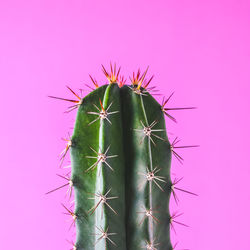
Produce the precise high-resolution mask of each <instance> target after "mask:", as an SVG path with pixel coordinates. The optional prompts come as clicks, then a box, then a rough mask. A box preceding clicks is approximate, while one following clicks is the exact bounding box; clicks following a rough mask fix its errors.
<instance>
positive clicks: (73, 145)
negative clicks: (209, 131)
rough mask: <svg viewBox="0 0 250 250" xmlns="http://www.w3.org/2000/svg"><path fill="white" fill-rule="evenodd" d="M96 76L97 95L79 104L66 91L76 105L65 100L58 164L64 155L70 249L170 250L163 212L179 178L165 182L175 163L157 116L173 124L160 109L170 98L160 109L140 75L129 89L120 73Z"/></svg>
mask: <svg viewBox="0 0 250 250" xmlns="http://www.w3.org/2000/svg"><path fill="white" fill-rule="evenodd" d="M103 71H104V74H105V75H106V77H107V78H108V80H109V84H106V85H103V86H100V87H99V86H98V84H97V82H96V81H95V80H94V79H93V78H92V77H91V80H92V81H93V83H94V85H95V87H96V89H95V90H93V91H92V92H91V93H90V94H88V95H87V96H86V97H84V98H80V97H79V96H78V95H77V94H76V93H75V92H73V91H72V90H71V89H70V90H71V92H72V93H73V94H74V95H75V96H76V97H77V100H76V101H74V100H68V101H71V102H73V103H74V105H73V106H71V107H70V110H72V109H75V108H78V112H77V118H76V122H75V126H74V131H73V135H72V137H71V138H70V139H69V140H67V146H66V149H65V150H64V151H63V153H62V158H61V160H62V161H63V159H64V157H65V155H66V153H67V152H68V151H69V149H70V155H71V167H72V171H71V177H70V178H66V179H67V180H68V185H69V186H70V188H72V187H73V188H74V196H75V209H74V212H73V211H72V210H70V209H68V208H66V207H65V209H66V210H67V211H68V213H69V215H71V216H72V219H73V223H75V225H76V231H77V239H76V243H75V244H74V246H73V249H77V250H78V249H85V250H90V249H91V250H92V249H100V250H101V249H119V250H123V249H124V250H125V249H131V250H134V249H135V250H136V249H143V248H144V249H152V250H153V249H166V250H169V249H173V247H172V244H171V241H170V227H172V222H174V221H175V220H174V218H175V217H176V215H172V216H171V215H170V213H169V199H170V195H171V193H173V195H174V198H175V199H176V200H177V196H176V194H175V191H174V186H175V184H176V183H178V180H175V181H174V182H172V181H171V178H170V166H171V158H172V155H174V156H175V157H176V158H177V159H178V160H179V161H182V158H181V156H180V155H178V154H177V153H176V152H175V150H174V149H175V148H181V147H176V146H175V144H176V143H177V139H175V141H174V142H173V143H172V144H171V143H170V142H169V140H168V136H167V132H166V128H165V119H164V114H166V115H167V116H168V117H169V118H171V119H172V120H174V121H175V119H174V118H173V117H172V116H171V115H170V114H169V113H168V111H169V110H171V109H170V108H166V107H165V105H166V103H167V102H168V100H169V98H168V99H167V100H166V101H164V102H163V104H162V105H160V104H159V103H158V102H157V101H156V100H155V99H154V98H153V97H152V95H151V94H150V93H149V92H150V90H152V89H150V88H148V85H149V83H150V81H151V80H152V77H151V78H150V79H149V80H148V81H147V80H146V78H145V76H146V73H147V70H146V71H145V72H144V73H143V74H142V75H141V74H140V71H138V73H137V74H133V77H132V79H131V82H132V85H131V86H128V85H125V84H124V83H125V82H124V78H121V77H119V72H120V69H119V70H118V71H117V72H116V68H115V67H114V69H113V68H112V66H111V73H108V72H107V71H106V70H105V68H104V67H103ZM59 99H62V98H59ZM64 100H66V99H64ZM184 109H187V108H184ZM188 109H190V108H188ZM182 147H191V146H182ZM61 163H62V162H61ZM64 178H65V177H64ZM63 186H65V185H63ZM177 189H178V188H177ZM179 190H180V191H184V192H187V191H185V190H183V189H179ZM52 191H54V190H52ZM188 193H190V192H188ZM191 194H193V193H191ZM177 223H178V222H177ZM183 225H184V224H183Z"/></svg>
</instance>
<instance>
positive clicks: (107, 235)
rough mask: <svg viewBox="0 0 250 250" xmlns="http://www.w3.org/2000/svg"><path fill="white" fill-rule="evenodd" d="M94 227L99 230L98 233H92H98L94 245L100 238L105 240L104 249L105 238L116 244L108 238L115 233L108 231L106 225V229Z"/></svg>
mask: <svg viewBox="0 0 250 250" xmlns="http://www.w3.org/2000/svg"><path fill="white" fill-rule="evenodd" d="M96 228H97V229H98V231H100V233H98V234H93V235H100V237H99V238H98V239H97V241H96V242H95V245H96V244H97V243H98V242H99V241H101V240H105V249H106V244H107V242H106V240H108V241H110V242H111V244H113V245H114V246H116V244H115V242H114V241H112V240H111V239H110V238H109V236H111V235H116V233H108V229H109V228H108V227H107V229H106V231H105V230H104V229H103V228H102V227H100V228H99V227H97V226H96Z"/></svg>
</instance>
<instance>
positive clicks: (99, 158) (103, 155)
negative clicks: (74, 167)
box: [85, 145, 118, 172]
mask: <svg viewBox="0 0 250 250" xmlns="http://www.w3.org/2000/svg"><path fill="white" fill-rule="evenodd" d="M90 149H91V150H92V151H94V152H95V153H96V154H97V156H85V157H86V158H93V159H97V161H96V162H95V163H94V164H93V165H91V166H90V167H89V168H88V169H87V170H85V172H88V171H89V170H94V169H95V168H96V167H97V166H98V164H99V163H100V162H102V163H105V164H106V165H107V166H108V167H109V168H110V169H111V170H112V171H114V169H113V168H112V167H111V166H110V164H109V163H108V162H107V161H106V160H107V159H110V158H115V157H118V155H108V156H107V153H108V151H109V149H110V145H109V146H108V148H107V149H106V151H105V153H100V152H99V153H98V152H97V151H96V150H94V149H93V148H92V147H90Z"/></svg>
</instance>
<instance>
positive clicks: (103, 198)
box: [88, 188, 119, 215]
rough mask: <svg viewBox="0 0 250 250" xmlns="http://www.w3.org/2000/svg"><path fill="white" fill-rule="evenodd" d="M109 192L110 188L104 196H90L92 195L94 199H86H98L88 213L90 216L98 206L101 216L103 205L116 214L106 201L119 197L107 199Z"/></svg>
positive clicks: (98, 194)
mask: <svg viewBox="0 0 250 250" xmlns="http://www.w3.org/2000/svg"><path fill="white" fill-rule="evenodd" d="M110 191H111V188H110V189H109V190H108V191H107V193H106V194H104V195H103V194H100V193H97V194H92V195H94V197H91V198H88V199H90V200H95V197H97V198H100V200H99V201H98V203H97V204H96V205H95V206H94V207H92V208H91V209H90V210H89V211H88V213H90V212H91V213H90V215H92V214H93V213H94V212H95V210H96V209H97V208H98V207H99V205H102V214H103V205H104V204H105V205H107V206H108V207H109V208H110V209H111V210H112V211H113V212H114V213H115V214H117V212H116V211H115V210H114V209H113V208H112V207H111V206H110V205H109V204H108V200H112V199H117V198H119V197H118V196H113V197H107V195H108V194H109V192H110Z"/></svg>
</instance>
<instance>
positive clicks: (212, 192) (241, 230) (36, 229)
mask: <svg viewBox="0 0 250 250" xmlns="http://www.w3.org/2000/svg"><path fill="white" fill-rule="evenodd" d="M249 13H250V2H249V1H240V0H235V1H231V0H229V1H223V0H210V1H207V0H205V1H197V0H196V1H195V0H192V1H190V0H185V1H184V0H177V1H148V0H147V1H145V0H144V1H100V0H99V1H86V0H81V1H56V0H53V1H47V0H46V1H25V0H24V1H1V3H0V34H1V35H0V36H1V38H0V84H1V91H0V102H1V123H0V128H1V146H0V147H1V151H0V152H1V181H0V194H1V201H2V202H1V208H0V224H1V229H0V230H1V233H0V235H1V237H0V249H26V250H28V249H30V250H31V249H32V250H34V249H36V250H45V249H46V250H54V249H60V250H64V249H65V250H66V249H70V248H71V246H70V244H69V243H68V242H67V241H66V239H68V240H71V239H73V238H72V236H73V235H74V230H71V231H69V230H68V229H69V226H70V222H69V217H67V216H66V215H64V214H63V212H64V210H63V207H62V206H61V203H62V202H63V203H65V204H68V202H67V200H66V199H65V191H66V190H65V189H64V190H60V191H58V192H56V193H53V194H51V195H49V196H45V192H47V191H49V190H51V189H53V188H54V187H57V186H59V185H62V184H63V183H64V182H63V180H62V179H60V178H58V177H57V176H56V173H59V174H60V173H62V172H61V171H62V170H60V169H59V167H58V165H59V160H58V159H59V157H58V155H59V153H60V152H61V150H62V149H63V148H64V142H63V141H62V140H61V137H65V136H67V133H68V132H71V131H72V127H73V122H74V117H75V112H72V113H70V114H64V113H63V112H64V111H65V110H66V108H67V106H68V105H67V103H63V102H60V101H56V100H52V99H49V98H48V97H47V96H48V95H56V96H62V97H72V96H71V95H70V93H69V92H68V91H67V89H66V88H65V85H69V86H70V87H72V88H73V89H75V90H77V89H79V88H84V89H86V87H85V85H84V84H85V83H88V84H90V81H89V77H88V74H89V73H90V74H92V75H94V76H95V77H96V79H97V80H98V81H99V82H101V83H105V78H104V76H103V74H102V73H101V67H100V65H101V64H104V65H105V66H108V64H109V62H110V61H112V62H117V64H118V65H121V66H122V74H124V75H125V76H129V75H131V73H132V71H133V70H137V68H138V67H140V68H141V69H145V68H146V66H147V65H149V66H150V68H149V74H154V75H155V78H154V81H153V83H152V85H156V86H157V88H158V89H159V90H161V93H163V94H165V95H166V96H168V95H169V94H170V93H172V92H173V91H175V94H174V96H173V99H172V100H171V102H170V104H171V105H170V106H171V107H178V106H187V105H188V106H197V107H198V109H197V110H191V111H178V112H176V113H173V114H174V115H175V117H176V118H177V120H178V123H177V124H174V123H173V122H172V121H170V120H168V119H166V123H167V128H168V131H170V132H171V133H172V134H170V136H171V138H173V137H174V136H175V135H178V136H179V137H180V138H182V142H183V144H200V145H201V147H200V148H198V149H190V150H183V151H181V154H182V156H183V157H184V158H185V163H184V166H179V165H178V163H177V162H176V160H173V168H172V171H173V173H175V174H176V176H179V177H182V176H184V179H183V181H182V183H181V185H180V186H181V187H183V188H186V189H188V190H190V191H193V192H195V193H198V194H199V197H192V196H189V195H186V194H181V193H179V198H180V204H179V206H178V207H177V206H176V205H175V204H174V202H173V201H172V202H171V210H172V211H179V212H184V214H183V216H181V217H180V221H181V222H183V223H185V224H188V225H189V226H190V228H183V227H181V226H178V225H176V226H175V228H176V231H177V235H174V234H173V242H177V241H178V242H179V244H178V247H177V249H182V248H188V249H192V250H211V249H214V250H222V249H223V250H224V249H225V250H235V249H241V250H247V249H250V238H249V225H250V219H249V218H250V217H249V211H250V202H249V200H250V194H249V189H250V186H249V179H250V171H249V169H250V165H249V162H250V152H249V139H250V132H249V128H250V119H249V107H250V105H249V104H250V103H249V90H250V87H249V80H250V73H249V72H250V71H249V69H250V48H249V44H250V15H249ZM127 82H128V81H127ZM86 93H87V91H85V92H84V94H86ZM66 163H67V162H66Z"/></svg>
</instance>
